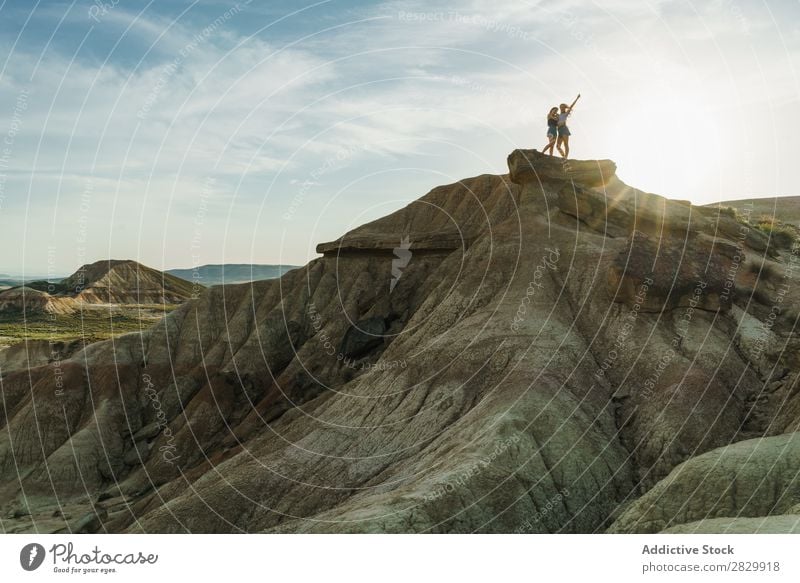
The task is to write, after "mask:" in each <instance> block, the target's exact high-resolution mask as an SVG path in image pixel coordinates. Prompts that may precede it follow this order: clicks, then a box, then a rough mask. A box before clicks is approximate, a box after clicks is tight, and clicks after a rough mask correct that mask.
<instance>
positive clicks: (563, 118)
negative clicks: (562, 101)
mask: <svg viewBox="0 0 800 583" xmlns="http://www.w3.org/2000/svg"><path fill="white" fill-rule="evenodd" d="M568 116H569V112H567V113H559V114H558V125H560V126H565V125H567V117H568Z"/></svg>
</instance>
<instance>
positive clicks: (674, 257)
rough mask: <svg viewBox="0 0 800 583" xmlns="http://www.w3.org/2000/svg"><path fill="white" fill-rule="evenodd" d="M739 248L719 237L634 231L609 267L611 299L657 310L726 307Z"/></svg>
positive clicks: (740, 260) (741, 257) (738, 261)
mask: <svg viewBox="0 0 800 583" xmlns="http://www.w3.org/2000/svg"><path fill="white" fill-rule="evenodd" d="M745 260H746V256H745V253H744V250H742V249H738V248H737V247H736V246H735V245H733V244H731V243H729V242H727V241H722V240H719V239H710V238H706V237H702V236H691V237H687V238H686V239H685V240H683V241H682V240H681V239H677V241H676V240H674V239H668V238H655V237H652V236H650V235H646V234H644V233H642V232H640V231H634V233H633V234H632V235H631V237H630V238H629V239H628V242H627V245H626V246H625V248H624V249H622V250H621V251H620V252H619V253H618V254H617V255H616V257H615V258H614V260H613V261H612V263H611V268H610V270H609V272H608V286H609V292H610V293H611V294H613V295H614V299H615V301H619V302H624V303H626V304H627V305H629V306H636V305H638V306H640V307H641V309H643V310H648V311H654V312H660V311H662V310H671V309H675V308H678V307H684V308H688V307H695V308H698V309H702V310H727V309H729V308H730V306H731V302H732V300H733V298H734V296H735V293H736V289H735V288H736V271H737V269H738V266H739V265H740V264H741V263H743V262H744V261H745Z"/></svg>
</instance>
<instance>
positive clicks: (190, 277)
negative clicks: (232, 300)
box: [164, 263, 297, 287]
mask: <svg viewBox="0 0 800 583" xmlns="http://www.w3.org/2000/svg"><path fill="white" fill-rule="evenodd" d="M296 267H297V266H296V265H258V264H255V265H251V264H249V263H225V264H216V265H200V266H199V267H190V268H187V269H168V270H166V271H165V272H164V273H169V274H170V275H174V276H175V277H180V278H181V279H185V280H186V281H191V282H197V283H199V284H201V285H204V286H207V287H208V286H212V285H221V284H228V285H230V284H235V283H248V282H251V281H262V280H265V279H275V278H278V277H281V276H282V275H283V274H284V273H286V272H287V271H290V270H292V269H295V268H296Z"/></svg>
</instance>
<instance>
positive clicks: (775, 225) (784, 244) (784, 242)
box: [753, 215, 800, 249]
mask: <svg viewBox="0 0 800 583" xmlns="http://www.w3.org/2000/svg"><path fill="white" fill-rule="evenodd" d="M753 227H755V228H756V229H758V230H759V231H761V232H763V233H764V234H766V235H768V236H770V238H771V240H772V243H773V244H774V245H775V246H776V247H779V248H781V249H789V248H791V246H792V245H794V242H795V241H796V240H797V238H798V234H800V232H799V231H798V229H797V227H795V226H794V225H789V224H787V223H783V222H781V221H779V220H778V219H776V218H775V217H771V216H769V215H761V217H760V218H759V219H758V221H757V222H756V223H755V224H754V225H753Z"/></svg>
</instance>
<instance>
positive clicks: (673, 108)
mask: <svg viewBox="0 0 800 583" xmlns="http://www.w3.org/2000/svg"><path fill="white" fill-rule="evenodd" d="M719 123H720V116H719V114H718V112H717V111H715V110H714V109H713V108H712V107H707V106H703V104H702V101H701V100H699V99H698V98H697V96H696V95H694V96H691V97H687V96H684V95H675V94H664V93H660V94H657V95H653V96H650V97H648V98H643V99H641V100H640V105H638V106H636V107H634V108H632V109H626V110H624V112H623V113H622V114H620V115H619V116H618V121H616V122H615V123H614V126H613V128H612V130H611V131H610V132H609V133H608V140H609V143H608V145H607V147H608V151H609V152H613V158H614V160H615V161H616V162H617V165H618V173H619V176H620V177H621V178H622V179H623V180H624V181H625V182H627V183H628V184H630V185H632V186H636V187H637V188H641V189H644V190H647V191H649V192H654V193H657V194H662V195H664V196H667V197H670V198H680V199H688V200H691V201H692V202H695V203H698V204H705V203H707V202H710V201H712V200H716V199H717V198H718V195H719V192H718V191H719V186H718V184H719V173H720V172H721V171H722V169H721V154H720V137H719V136H720V125H719Z"/></svg>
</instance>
